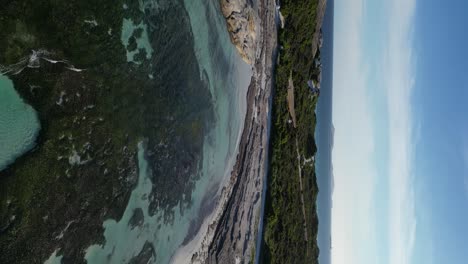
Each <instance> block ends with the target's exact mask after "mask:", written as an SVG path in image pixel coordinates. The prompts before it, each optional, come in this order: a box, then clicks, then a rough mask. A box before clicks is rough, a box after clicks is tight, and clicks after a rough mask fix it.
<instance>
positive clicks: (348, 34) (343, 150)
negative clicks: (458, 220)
mask: <svg viewBox="0 0 468 264" xmlns="http://www.w3.org/2000/svg"><path fill="white" fill-rule="evenodd" d="M366 1H373V0H352V1H350V0H348V1H346V0H336V2H335V12H336V13H335V47H334V79H333V85H334V88H333V89H334V92H333V94H334V98H333V123H334V125H335V128H336V130H335V139H334V141H335V145H334V149H333V156H332V157H333V168H334V175H335V190H334V193H333V208H332V263H334V264H341V263H343V264H344V263H346V264H353V263H356V264H366V263H372V264H375V263H391V264H406V263H411V258H412V251H413V245H414V240H415V230H416V217H415V212H414V211H415V208H414V191H413V187H412V186H413V184H412V182H413V179H412V176H411V175H412V174H411V173H412V171H411V162H412V153H413V146H414V145H413V142H412V140H411V139H412V119H411V116H412V112H411V107H410V98H411V93H412V89H413V86H414V85H413V84H414V71H413V69H414V66H415V65H414V63H413V61H414V58H413V53H412V38H411V36H412V33H413V32H412V21H413V16H414V11H415V0H392V1H384V2H385V3H386V4H388V10H387V11H388V13H386V15H387V16H388V19H386V20H385V21H388V22H389V23H388V24H387V25H382V28H381V30H382V31H383V32H385V39H386V41H387V42H385V43H384V47H383V48H382V49H381V50H380V55H379V56H380V57H376V58H369V57H367V54H366V53H365V50H364V46H368V45H369V43H365V41H368V40H369V39H372V38H368V37H367V36H369V35H372V34H373V33H372V32H365V28H366V27H364V25H363V20H364V19H363V18H364V17H363V16H364V15H365V13H364V12H363V10H364V8H365V6H366ZM374 68H379V69H380V70H381V72H382V73H383V74H384V75H383V76H379V77H380V79H383V82H380V83H379V84H375V83H372V82H371V81H369V80H372V79H376V78H375V76H370V75H371V74H376V73H375V71H372V69H374ZM371 77H373V78H371ZM377 79H379V78H377ZM380 81H382V80H380ZM382 83H383V84H384V85H383V87H381V86H382V85H381V84H382ZM372 89H382V93H381V94H384V95H385V97H386V98H385V100H386V102H387V109H386V110H387V111H383V112H379V113H377V114H376V111H377V110H376V109H374V108H373V101H374V100H376V99H377V98H373V96H377V95H375V94H374V93H369V91H371V90H372ZM370 94H373V95H370ZM376 115H377V116H378V118H379V119H383V120H385V123H386V124H387V126H386V129H388V138H387V139H386V141H387V142H380V141H379V142H377V134H376V133H378V131H379V130H381V129H382V128H381V127H377V126H378V124H377V123H376V122H375V116H376ZM379 144H385V145H388V148H384V149H388V152H389V153H386V155H383V156H386V157H388V160H386V161H385V162H384V164H386V167H385V168H377V167H376V166H377V165H376V164H375V154H376V153H375V151H376V150H377V149H382V148H377V147H376V146H378V145H379ZM382 169H383V170H385V171H386V172H387V173H386V174H385V175H379V174H378V171H382ZM379 177H386V178H385V179H384V182H386V184H385V186H384V187H385V190H382V189H380V188H381V187H379V185H378V184H377V182H378V181H381V178H379ZM380 192H386V193H388V198H389V201H379V200H378V198H377V194H378V193H380ZM382 206H385V207H386V208H385V210H383V211H384V212H385V213H383V215H382V213H379V212H381V210H377V209H378V208H379V207H382ZM382 219H386V221H387V222H388V224H387V225H386V230H381V228H380V226H381V225H379V221H380V220H382ZM382 247H383V249H382ZM382 250H383V252H384V253H383V254H381V253H382Z"/></svg>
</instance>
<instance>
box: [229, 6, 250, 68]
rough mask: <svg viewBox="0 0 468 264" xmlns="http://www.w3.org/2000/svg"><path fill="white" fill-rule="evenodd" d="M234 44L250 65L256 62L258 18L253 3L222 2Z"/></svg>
mask: <svg viewBox="0 0 468 264" xmlns="http://www.w3.org/2000/svg"><path fill="white" fill-rule="evenodd" d="M220 4H221V10H222V12H223V15H224V18H225V19H226V26H227V30H228V32H229V36H230V37H231V41H232V43H233V44H234V45H235V46H236V49H237V51H238V52H239V53H240V55H241V56H242V59H243V60H244V61H245V62H247V63H248V64H252V63H253V62H254V61H255V44H256V30H255V28H256V26H255V25H256V22H255V21H256V18H255V14H256V12H254V9H253V5H252V3H251V1H248V0H220Z"/></svg>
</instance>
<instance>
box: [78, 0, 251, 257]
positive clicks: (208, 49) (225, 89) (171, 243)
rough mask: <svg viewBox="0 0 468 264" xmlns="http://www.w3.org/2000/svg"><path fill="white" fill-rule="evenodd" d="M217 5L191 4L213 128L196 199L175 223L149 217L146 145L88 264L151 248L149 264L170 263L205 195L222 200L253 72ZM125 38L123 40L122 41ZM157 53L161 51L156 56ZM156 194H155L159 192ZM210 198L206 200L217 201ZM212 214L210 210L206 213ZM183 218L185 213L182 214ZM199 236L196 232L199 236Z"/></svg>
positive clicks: (89, 254) (207, 139) (199, 213)
mask: <svg viewBox="0 0 468 264" xmlns="http://www.w3.org/2000/svg"><path fill="white" fill-rule="evenodd" d="M218 5H219V4H218V2H217V1H202V0H187V1H185V8H186V11H187V13H188V15H189V19H190V24H191V28H192V32H193V37H194V50H195V53H196V57H197V60H198V64H199V68H200V77H201V78H202V79H204V81H205V82H206V83H207V84H208V87H209V90H210V93H211V96H212V103H213V109H214V114H215V123H214V126H213V128H212V130H211V131H210V132H209V133H208V134H207V135H205V141H204V146H203V160H202V163H201V164H202V166H201V171H200V172H199V174H200V179H199V180H198V181H197V183H196V185H195V189H194V190H193V193H192V196H191V198H192V201H191V206H190V207H189V208H185V207H184V208H181V206H182V205H179V206H176V207H175V208H173V212H174V220H173V221H172V222H170V223H165V222H164V215H163V214H164V213H163V212H162V211H159V212H158V213H156V214H155V215H153V216H151V215H150V214H149V201H148V197H150V193H151V186H152V182H151V177H150V176H151V175H150V174H151V171H150V170H149V169H148V164H147V161H146V160H145V155H144V151H145V150H144V144H142V143H140V144H139V146H138V150H139V151H138V162H139V179H138V185H137V187H136V188H135V189H134V190H133V192H132V194H131V197H130V200H129V203H128V205H127V208H126V210H125V212H124V215H123V217H122V218H121V219H120V220H119V221H116V220H114V219H109V220H107V221H105V222H104V223H103V227H104V229H105V231H104V237H105V243H104V244H103V245H92V246H90V247H89V248H88V249H87V250H86V256H85V258H86V260H87V262H88V263H90V264H92V263H127V262H128V261H130V260H131V259H132V258H133V257H135V256H137V255H138V254H139V253H140V252H141V250H142V249H143V248H144V246H145V243H146V244H147V243H150V244H151V245H152V247H153V249H154V251H155V252H156V256H155V257H153V258H152V259H151V261H150V263H164V264H165V263H169V262H170V260H171V257H172V256H173V254H174V253H175V252H176V251H177V249H178V248H179V247H181V246H182V244H183V243H184V241H185V240H186V238H187V236H191V235H193V234H192V233H191V232H193V231H194V230H190V229H191V225H192V224H193V223H194V221H195V222H199V221H200V217H204V216H205V215H206V214H207V213H208V212H202V211H204V210H205V209H206V205H203V204H202V202H203V201H204V199H206V198H207V195H211V196H214V195H217V194H219V190H220V187H221V186H222V181H223V180H224V179H226V178H227V177H228V175H229V174H230V172H231V169H232V166H233V164H234V161H235V157H236V154H237V145H238V142H239V141H240V135H241V131H242V126H243V121H244V117H245V112H246V109H245V108H246V106H245V105H246V104H245V100H246V92H247V87H248V84H249V81H250V76H251V69H250V66H248V65H247V64H245V63H244V62H243V61H242V60H241V58H240V56H239V55H238V54H237V52H236V51H235V48H234V46H233V45H232V44H231V42H230V39H229V35H228V33H227V31H226V28H225V21H224V18H223V17H222V14H221V12H220V11H219V6H218ZM123 37H124V36H122V38H123ZM155 52H158V51H155ZM156 191H157V190H156ZM211 196H210V197H208V200H213V199H215V198H214V197H211ZM139 209H141V210H142V211H143V219H142V224H140V225H137V226H132V225H130V224H129V222H130V220H131V218H132V216H133V214H134V212H135V210H139ZM208 209H210V208H208ZM181 212H183V213H181ZM195 231H196V230H195Z"/></svg>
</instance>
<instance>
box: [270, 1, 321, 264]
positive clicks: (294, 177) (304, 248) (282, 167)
mask: <svg viewBox="0 0 468 264" xmlns="http://www.w3.org/2000/svg"><path fill="white" fill-rule="evenodd" d="M317 4H318V1H317V0H298V1H294V0H283V1H281V13H282V15H283V16H284V18H285V27H284V29H280V32H279V33H280V34H279V44H280V45H281V46H282V48H281V49H280V54H279V57H280V60H279V61H280V64H279V65H278V66H277V69H276V88H275V94H274V97H273V113H272V114H273V116H272V133H271V145H270V150H271V163H270V173H269V175H268V193H267V198H266V199H267V200H266V208H265V221H266V222H265V230H264V245H263V250H262V259H263V263H280V264H286V263H317V262H318V260H317V259H318V253H319V249H318V246H317V240H316V237H317V231H318V218H317V214H316V198H317V193H318V187H317V183H316V176H315V166H314V162H313V161H310V158H311V157H312V156H314V155H315V152H316V146H315V140H314V130H315V124H316V117H315V106H316V103H317V99H318V98H317V96H316V95H313V94H312V93H311V91H310V89H309V88H308V86H307V81H308V80H310V79H313V80H317V78H318V75H319V69H317V68H315V67H314V65H313V61H314V58H313V54H312V45H313V44H312V34H313V30H314V28H315V23H316V22H315V20H316V7H317ZM317 56H318V55H317ZM290 76H292V80H293V83H294V86H295V112H296V116H297V127H296V128H294V127H293V124H292V122H290V121H289V120H290V119H291V117H290V116H289V112H288V103H287V87H288V79H289V77H290ZM298 152H299V155H300V158H299V160H300V161H298ZM306 159H307V160H308V161H306ZM299 164H300V166H301V170H302V173H301V174H302V185H303V191H302V192H301V187H300V181H299V174H300V172H299ZM301 196H303V199H304V207H305V221H304V213H303V205H302V202H301ZM304 226H306V230H307V231H305V228H304ZM306 233H307V234H306Z"/></svg>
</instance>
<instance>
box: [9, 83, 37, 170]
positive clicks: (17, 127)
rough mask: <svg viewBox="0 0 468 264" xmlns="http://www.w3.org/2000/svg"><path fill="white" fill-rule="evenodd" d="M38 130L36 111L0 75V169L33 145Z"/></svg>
mask: <svg viewBox="0 0 468 264" xmlns="http://www.w3.org/2000/svg"><path fill="white" fill-rule="evenodd" d="M39 130H40V123H39V119H38V117H37V114H36V111H35V110H34V109H33V108H32V107H31V106H29V105H28V104H26V103H25V102H24V101H23V100H22V99H21V97H20V96H19V94H18V93H17V92H16V90H15V88H14V86H13V82H12V81H11V80H10V79H8V78H7V77H6V76H3V75H0V170H3V169H5V168H6V167H7V166H8V165H10V164H11V163H12V162H13V161H15V159H16V158H18V157H19V156H21V155H22V154H24V153H26V152H27V151H29V150H31V149H32V148H33V147H34V145H35V141H36V138H37V135H38V133H39Z"/></svg>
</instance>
